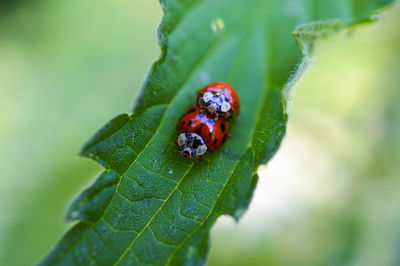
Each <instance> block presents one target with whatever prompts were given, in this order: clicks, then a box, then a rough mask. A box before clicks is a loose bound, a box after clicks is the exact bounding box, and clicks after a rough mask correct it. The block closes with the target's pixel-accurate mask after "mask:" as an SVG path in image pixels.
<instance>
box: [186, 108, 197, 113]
mask: <svg viewBox="0 0 400 266" xmlns="http://www.w3.org/2000/svg"><path fill="white" fill-rule="evenodd" d="M193 112H196V108H192V109H190V110H189V111H187V113H188V114H190V113H193Z"/></svg>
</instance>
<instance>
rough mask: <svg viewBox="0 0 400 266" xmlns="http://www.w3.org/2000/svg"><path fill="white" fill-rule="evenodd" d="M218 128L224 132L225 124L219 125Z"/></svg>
mask: <svg viewBox="0 0 400 266" xmlns="http://www.w3.org/2000/svg"><path fill="white" fill-rule="evenodd" d="M219 126H220V127H221V130H222V132H225V124H224V123H221V124H219Z"/></svg>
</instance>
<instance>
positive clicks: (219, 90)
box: [198, 82, 240, 117]
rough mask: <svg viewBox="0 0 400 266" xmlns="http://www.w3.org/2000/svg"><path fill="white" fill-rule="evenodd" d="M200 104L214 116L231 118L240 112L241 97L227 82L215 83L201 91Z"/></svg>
mask: <svg viewBox="0 0 400 266" xmlns="http://www.w3.org/2000/svg"><path fill="white" fill-rule="evenodd" d="M198 102H199V104H200V105H201V106H203V107H204V108H205V109H206V110H207V111H208V112H209V113H210V114H212V115H214V116H218V115H222V116H225V117H230V116H231V114H232V113H235V114H239V112H240V100H239V96H238V94H237V92H236V91H235V89H234V88H233V87H232V85H231V84H229V83H227V82H213V83H210V84H208V85H207V86H205V87H204V88H202V89H200V90H199V91H198Z"/></svg>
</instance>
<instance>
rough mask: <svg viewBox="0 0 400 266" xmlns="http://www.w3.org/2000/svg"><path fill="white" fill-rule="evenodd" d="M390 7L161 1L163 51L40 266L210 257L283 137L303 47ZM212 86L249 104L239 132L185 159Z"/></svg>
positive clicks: (107, 130)
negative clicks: (181, 134) (180, 135)
mask: <svg viewBox="0 0 400 266" xmlns="http://www.w3.org/2000/svg"><path fill="white" fill-rule="evenodd" d="M389 2H391V1H389V0H364V1H349V0H303V1H294V0H289V1H268V0H247V1H239V0H237V1H232V0H197V1H196V0H192V1H189V0H169V1H168V0H164V1H161V3H162V5H163V8H164V11H165V16H164V18H163V21H162V23H161V25H160V27H159V40H160V45H161V49H162V56H161V58H160V59H159V61H157V62H156V63H155V64H154V65H153V67H152V69H151V70H150V73H149V75H148V77H147V80H146V82H145V83H144V86H143V89H142V92H141V94H140V96H139V97H138V99H137V101H136V104H135V105H134V108H133V114H132V115H127V114H122V115H119V116H117V117H116V118H114V119H112V120H111V121H110V122H109V123H107V124H106V125H105V126H104V127H103V128H102V129H100V131H99V132H98V133H97V134H96V135H95V136H94V137H93V138H92V139H91V140H89V141H88V142H87V143H86V145H85V146H84V147H83V149H82V153H81V154H82V155H83V156H86V157H89V158H92V159H94V160H96V161H97V162H98V163H100V164H101V165H103V166H104V167H105V168H106V171H105V172H104V173H103V174H102V175H101V176H100V177H99V178H98V180H97V181H96V182H95V183H94V184H93V185H92V186H91V187H89V188H88V189H86V190H85V191H84V192H83V193H82V194H81V195H80V196H79V197H78V198H77V199H76V200H75V202H74V203H73V204H72V205H71V207H70V209H69V212H68V215H67V217H68V219H69V220H78V223H77V224H76V225H75V226H74V227H73V228H72V229H71V230H70V231H69V232H67V234H66V235H65V236H64V237H63V238H62V239H61V241H60V242H59V243H58V244H57V246H56V247H55V248H54V249H53V250H52V251H51V252H50V253H49V254H48V255H47V256H46V258H45V259H44V260H43V261H42V262H41V264H42V265H54V264H62V265H92V264H93V265H95V264H100V265H110V264H121V265H137V264H153V265H154V264H155V265H164V264H172V265H182V264H188V265H202V264H204V263H205V260H206V257H207V252H208V248H209V247H208V238H209V232H210V229H211V227H212V225H213V224H214V223H215V221H216V220H217V218H218V217H219V216H221V215H224V214H227V215H231V216H233V217H234V218H235V219H239V218H240V217H241V216H242V214H243V213H244V212H245V210H246V209H247V206H248V204H249V202H250V200H251V197H252V193H253V191H254V188H255V185H256V183H257V178H258V177H257V169H258V167H259V166H260V164H264V163H266V162H267V161H268V160H269V159H270V158H271V157H272V156H273V154H274V153H275V152H276V150H277V149H278V147H279V145H280V143H281V140H282V138H283V136H284V134H285V129H286V122H287V114H286V110H285V109H286V105H287V95H288V91H289V89H290V88H291V87H292V86H293V84H294V83H295V81H296V80H297V78H298V77H299V74H300V73H302V69H301V68H299V71H298V73H297V74H295V75H293V70H294V69H295V68H296V66H297V65H299V64H300V62H302V58H303V55H302V52H303V54H304V55H305V56H306V57H309V56H311V54H312V50H313V47H314V43H315V41H316V40H318V39H319V38H324V37H326V36H328V35H329V34H332V33H334V32H337V31H339V30H342V29H344V28H346V27H347V26H348V25H353V24H355V23H357V22H358V21H362V20H363V19H367V18H369V16H370V15H371V14H372V12H374V10H376V9H377V8H379V7H382V6H383V5H385V4H387V3H389ZM322 20H323V21H326V22H321V21H322ZM315 21H318V22H315ZM299 25H300V26H299ZM296 27H297V28H296ZM295 29H296V31H295ZM294 31H295V32H294ZM292 32H294V36H295V39H293V36H292ZM296 42H297V43H298V44H299V45H300V48H301V50H300V49H299V48H298V47H297V46H296ZM301 51H302V52H301ZM290 77H291V78H290ZM212 81H228V82H230V83H231V84H233V86H234V87H235V88H236V89H237V91H238V93H239V96H240V99H241V104H242V108H241V109H242V111H241V114H240V116H239V117H238V118H237V119H236V120H234V121H232V122H231V131H230V133H231V135H232V136H233V137H232V138H230V139H229V140H228V141H227V142H226V144H225V146H223V148H221V149H220V150H218V151H216V152H213V153H207V154H206V156H205V157H206V158H205V160H203V161H201V162H200V163H198V164H195V163H193V162H191V161H189V160H186V159H184V158H180V157H177V156H176V155H175V153H174V149H176V146H175V144H174V142H175V139H176V137H177V132H176V129H175V126H176V123H177V121H178V119H179V118H180V116H181V115H182V114H183V113H184V111H185V110H186V108H187V107H188V106H189V105H190V104H193V103H194V101H195V93H196V90H197V89H198V88H200V87H202V86H204V85H205V84H207V83H209V82H212Z"/></svg>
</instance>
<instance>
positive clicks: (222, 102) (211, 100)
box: [203, 92, 231, 114]
mask: <svg viewBox="0 0 400 266" xmlns="http://www.w3.org/2000/svg"><path fill="white" fill-rule="evenodd" d="M203 102H204V103H205V104H206V107H207V109H208V111H209V112H210V113H211V114H216V113H227V112H229V111H230V110H231V104H230V103H229V100H228V98H226V96H225V95H224V94H222V93H220V92H206V93H204V95H203Z"/></svg>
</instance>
